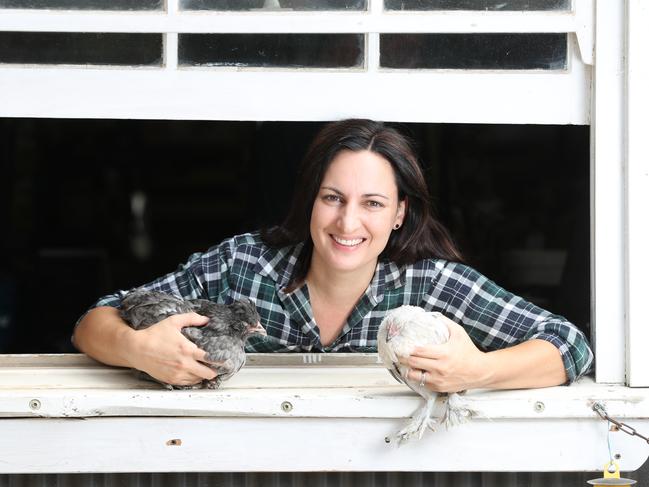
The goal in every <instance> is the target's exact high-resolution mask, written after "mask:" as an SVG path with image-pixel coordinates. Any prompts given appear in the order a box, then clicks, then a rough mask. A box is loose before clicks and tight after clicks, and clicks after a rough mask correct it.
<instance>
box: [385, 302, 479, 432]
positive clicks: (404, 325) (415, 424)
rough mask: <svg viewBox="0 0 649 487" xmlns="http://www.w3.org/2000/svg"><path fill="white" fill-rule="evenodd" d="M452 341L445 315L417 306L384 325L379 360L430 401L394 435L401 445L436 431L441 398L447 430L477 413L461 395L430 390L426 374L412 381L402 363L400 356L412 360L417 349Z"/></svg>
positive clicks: (392, 316) (395, 313) (397, 310)
mask: <svg viewBox="0 0 649 487" xmlns="http://www.w3.org/2000/svg"><path fill="white" fill-rule="evenodd" d="M448 339H449V331H448V327H447V326H446V324H445V323H444V321H443V320H442V314H441V313H438V312H428V311H425V310H424V309H422V308H419V307H417V306H401V307H399V308H395V309H393V310H392V311H390V312H389V313H388V314H387V315H386V316H385V318H384V319H383V321H382V322H381V325H380V327H379V330H378V336H377V340H378V352H379V357H380V358H381V360H382V361H383V364H384V365H385V366H386V367H387V369H388V370H389V372H390V373H391V374H392V376H393V377H394V378H395V379H397V380H398V381H399V382H402V383H404V384H406V385H407V386H408V387H410V389H412V390H413V391H415V392H416V393H417V394H419V395H420V396H422V397H423V398H424V399H425V401H426V402H425V404H424V405H423V406H422V407H421V408H419V409H418V410H417V411H416V412H415V414H414V415H413V416H412V419H411V420H410V422H408V423H407V424H406V425H405V427H404V428H403V429H401V430H400V431H399V432H397V433H396V434H395V435H394V436H395V438H396V440H397V443H398V444H401V443H404V442H407V441H408V440H410V439H411V438H417V439H421V437H422V436H423V434H424V431H426V429H427V428H430V429H432V430H434V428H433V426H434V425H435V424H437V420H436V419H435V418H433V417H432V414H433V411H434V409H435V402H436V400H437V398H438V397H439V398H440V399H441V400H443V401H444V402H443V404H442V408H443V412H442V414H441V418H440V422H441V424H443V425H445V426H446V427H450V426H455V425H457V424H460V423H464V422H466V421H467V420H468V419H469V418H470V417H471V416H472V415H473V413H474V412H473V411H472V410H470V409H469V408H467V407H466V405H465V404H464V401H463V400H462V398H461V397H460V396H459V395H458V394H457V393H452V394H445V393H437V392H433V391H431V390H430V389H428V388H427V387H426V386H425V385H424V383H423V374H422V381H421V382H416V381H413V380H411V379H408V378H407V374H408V368H407V367H406V366H405V365H402V364H400V363H399V358H398V357H408V356H409V355H410V354H411V353H412V351H413V350H414V349H415V348H416V347H419V346H425V345H438V344H441V343H445V342H447V341H448ZM388 440H389V438H386V441H388Z"/></svg>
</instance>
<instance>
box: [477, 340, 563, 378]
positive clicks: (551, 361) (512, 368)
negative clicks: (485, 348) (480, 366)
mask: <svg viewBox="0 0 649 487" xmlns="http://www.w3.org/2000/svg"><path fill="white" fill-rule="evenodd" d="M484 358H485V371H488V372H487V374H486V377H485V378H484V383H483V384H481V385H480V387H484V388H489V389H527V388H532V387H550V386H557V385H561V384H565V383H566V382H567V380H568V377H567V375H566V370H565V367H564V364H563V360H562V359H561V354H560V353H559V350H558V349H557V347H555V346H554V345H552V344H551V343H550V342H548V341H546V340H539V339H536V340H529V341H527V342H523V343H520V344H518V345H515V346H513V347H510V348H505V349H502V350H495V351H493V352H488V353H486V354H485V357H484Z"/></svg>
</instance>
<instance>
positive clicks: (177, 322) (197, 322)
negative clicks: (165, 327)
mask: <svg viewBox="0 0 649 487" xmlns="http://www.w3.org/2000/svg"><path fill="white" fill-rule="evenodd" d="M165 321H168V322H169V323H171V324H172V325H173V326H174V327H175V328H177V329H179V330H180V329H182V328H185V327H186V326H202V325H205V324H207V322H208V321H210V319H209V318H208V317H207V316H202V315H199V314H198V313H181V314H179V315H173V316H170V317H169V318H166V319H164V320H162V321H161V322H160V323H164V322H165Z"/></svg>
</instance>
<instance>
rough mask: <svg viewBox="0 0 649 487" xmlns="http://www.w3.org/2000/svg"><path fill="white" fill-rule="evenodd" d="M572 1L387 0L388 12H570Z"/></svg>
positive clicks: (386, 7)
mask: <svg viewBox="0 0 649 487" xmlns="http://www.w3.org/2000/svg"><path fill="white" fill-rule="evenodd" d="M570 3H571V1H570V0H385V9H386V10H570Z"/></svg>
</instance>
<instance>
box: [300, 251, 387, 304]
mask: <svg viewBox="0 0 649 487" xmlns="http://www.w3.org/2000/svg"><path fill="white" fill-rule="evenodd" d="M375 271H376V262H374V264H373V265H368V266H366V267H365V268H363V269H358V270H355V271H351V272H340V271H336V270H333V269H331V268H327V267H325V266H323V265H320V263H319V262H318V260H317V257H316V256H315V255H314V256H313V257H312V259H311V265H310V266H309V270H308V272H307V275H306V282H307V284H308V286H309V292H310V293H313V292H317V293H318V295H319V296H320V297H321V298H324V299H325V300H326V301H328V302H330V303H345V302H348V301H353V302H356V301H357V300H358V299H359V298H360V297H361V296H362V295H363V293H364V292H365V290H366V289H367V286H369V284H370V282H371V281H372V277H373V276H374V272H375Z"/></svg>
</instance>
